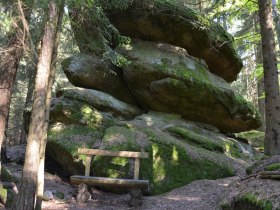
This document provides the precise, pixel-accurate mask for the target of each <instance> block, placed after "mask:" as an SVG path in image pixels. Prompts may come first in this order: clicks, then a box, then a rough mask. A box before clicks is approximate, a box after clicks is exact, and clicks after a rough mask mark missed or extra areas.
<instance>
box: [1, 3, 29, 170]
mask: <svg viewBox="0 0 280 210" xmlns="http://www.w3.org/2000/svg"><path fill="white" fill-rule="evenodd" d="M24 3H25V5H27V6H28V7H27V8H26V11H25V12H26V15H25V16H24V14H22V13H23V9H22V3H21V1H18V3H17V4H14V9H13V10H14V11H13V14H14V16H20V17H21V19H19V18H18V17H16V18H15V20H17V21H15V22H14V23H13V26H12V29H13V30H14V31H15V32H14V33H13V34H11V35H10V38H9V41H8V45H7V47H6V48H5V49H4V51H3V53H2V54H1V55H0V75H1V77H0V154H1V147H2V144H3V142H4V139H5V128H6V125H7V120H8V115H9V107H10V102H11V95H12V91H13V85H14V82H15V78H16V73H17V69H18V66H19V61H20V58H21V56H22V51H23V44H24V42H25V38H26V34H27V33H28V32H26V30H28V29H26V26H27V21H28V20H29V18H30V14H31V12H30V11H31V9H32V7H33V2H31V1H29V2H28V3H27V2H24ZM0 156H1V155H0ZM0 171H1V162H0Z"/></svg>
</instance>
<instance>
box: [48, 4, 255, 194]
mask: <svg viewBox="0 0 280 210" xmlns="http://www.w3.org/2000/svg"><path fill="white" fill-rule="evenodd" d="M176 2H177V1H169V0H167V1H160V0H143V1H142V0H134V1H130V3H128V2H126V1H125V2H124V4H127V5H126V6H127V7H126V8H125V9H123V10H122V11H120V10H118V9H116V10H109V9H108V8H107V7H104V9H105V10H106V11H107V14H108V16H109V18H110V19H111V21H112V22H113V23H114V24H115V26H116V27H117V28H118V29H119V30H120V32H121V33H123V34H124V35H129V36H131V38H132V43H131V44H130V45H126V46H122V47H117V48H115V49H114V50H115V51H112V50H111V49H110V51H108V53H109V57H110V56H111V55H114V56H115V55H117V54H119V55H122V56H124V57H126V59H127V61H128V62H126V64H127V65H125V66H122V67H120V68H116V67H115V66H113V65H112V64H111V63H109V62H108V61H104V59H103V58H104V57H102V58H101V57H100V58H99V57H98V56H100V55H102V54H103V53H104V50H105V49H106V50H108V49H109V47H112V48H113V47H115V46H114V44H115V43H104V42H102V45H98V44H100V43H99V42H100V41H102V40H103V39H102V37H100V36H99V35H100V34H99V35H98V33H97V32H93V34H92V30H90V29H92V28H94V27H98V26H97V25H92V24H95V23H96V22H91V19H90V18H89V17H90V13H87V15H86V16H85V19H86V21H82V22H81V24H76V25H75V24H74V25H73V26H74V29H75V32H76V39H77V42H78V44H79V47H80V49H81V51H82V52H83V53H85V52H87V53H91V55H85V54H81V55H76V56H73V57H70V58H68V59H66V60H65V61H64V62H63V69H64V71H65V73H66V75H67V77H68V78H69V80H70V82H72V83H73V84H74V85H76V86H79V87H85V88H90V89H95V90H90V89H83V88H70V89H63V90H61V91H59V92H58V94H57V96H58V98H56V99H54V100H53V103H52V107H51V129H50V132H49V142H48V145H47V152H46V154H47V156H48V157H50V158H51V159H53V160H55V161H56V162H58V163H59V164H60V165H61V167H62V168H63V169H64V170H65V171H67V172H68V174H69V175H73V174H76V175H77V174H84V171H83V169H84V166H83V161H84V157H83V156H79V155H77V148H79V147H85V148H100V149H110V150H128V151H146V152H148V153H149V158H148V159H147V160H143V161H142V162H141V169H140V178H141V179H149V181H150V183H151V193H152V194H160V193H163V192H167V191H169V190H171V189H173V188H176V187H179V186H182V185H185V184H187V183H189V182H191V181H193V180H197V179H216V178H222V177H226V176H232V175H234V174H235V173H236V172H238V173H239V174H241V175H242V174H244V172H245V169H244V162H242V161H240V158H244V157H245V156H246V155H247V153H244V148H246V147H248V145H244V143H241V142H238V141H236V140H234V139H231V138H228V137H226V136H225V135H224V134H221V133H219V130H221V131H223V132H240V131H245V130H250V129H253V128H257V127H258V126H259V125H260V119H259V115H258V112H257V111H256V109H255V108H254V107H253V106H252V105H251V104H250V103H248V102H246V100H245V99H243V98H242V97H241V96H240V95H239V94H236V93H235V92H234V91H232V90H231V88H230V86H229V85H228V83H227V82H230V81H233V80H234V79H235V78H236V75H237V74H238V72H239V71H240V69H241V67H242V64H241V61H240V58H239V57H238V55H237V54H236V52H235V51H234V49H233V47H232V38H231V37H230V36H229V35H228V34H227V33H226V32H225V31H224V30H223V29H222V28H221V27H220V26H218V25H216V24H215V23H212V22H209V21H208V20H207V19H205V18H203V17H201V16H199V15H198V14H197V13H195V12H194V11H192V10H190V9H188V8H186V7H185V6H184V5H180V6H179V5H178V4H177V3H176ZM97 3H100V4H105V3H109V4H110V1H97ZM122 5H123V4H122ZM103 6H104V5H103ZM114 7H115V8H117V7H118V5H115V6H114ZM111 8H112V7H111ZM82 12H84V11H82ZM75 14H76V16H77V14H78V13H77V10H76V11H75V12H72V18H73V20H76V21H78V20H79V18H78V19H75ZM77 17H78V16H77ZM87 18H89V19H87ZM103 27H104V25H103ZM109 29H111V30H113V29H112V27H109ZM109 29H108V30H109ZM79 33H81V34H82V36H81V37H80V38H79ZM91 35H92V36H91ZM91 37H93V38H94V40H92V41H91ZM133 37H138V38H141V39H144V40H151V41H153V42H151V41H141V40H140V39H134V38H133ZM113 39H114V37H111V39H110V40H113ZM164 42H165V43H164ZM166 43H169V44H166ZM171 44H172V45H171ZM109 45H110V46H109ZM95 50H97V51H95ZM115 52H117V54H116V53H115ZM110 53H112V54H110ZM92 54H95V55H92ZM189 54H190V55H192V56H196V57H197V58H195V57H192V56H190V55H189ZM107 56H108V54H107ZM107 58H108V57H107ZM209 70H210V71H209ZM221 77H222V78H221ZM101 91H102V92H101ZM154 111H157V112H154ZM187 120H191V121H195V122H190V121H187ZM217 128H218V129H217ZM250 151H251V150H250ZM92 167H93V170H92V171H93V173H94V175H97V176H109V177H122V178H130V177H132V176H133V162H132V161H130V160H128V159H124V158H111V157H104V158H101V157H95V159H94V160H93V166H92Z"/></svg>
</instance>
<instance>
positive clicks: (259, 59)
mask: <svg viewBox="0 0 280 210" xmlns="http://www.w3.org/2000/svg"><path fill="white" fill-rule="evenodd" d="M254 29H255V32H256V33H257V34H258V33H260V28H259V15H258V14H257V13H256V14H255V17H254ZM255 63H256V68H257V67H258V65H259V64H262V46H261V41H259V42H258V43H257V44H256V46H255ZM257 80H258V81H257V89H258V108H259V112H260V116H261V121H262V126H261V127H260V128H259V130H260V131H265V100H264V98H265V97H264V82H263V76H262V77H261V78H257Z"/></svg>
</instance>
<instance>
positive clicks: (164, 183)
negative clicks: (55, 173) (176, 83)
mask: <svg viewBox="0 0 280 210" xmlns="http://www.w3.org/2000/svg"><path fill="white" fill-rule="evenodd" d="M65 99H67V98H62V100H65ZM55 106H59V105H57V104H55V105H54V106H53V108H52V111H54V110H57V109H56V108H55ZM69 106H71V104H69ZM71 110H72V114H73V115H75V112H76V115H79V114H80V111H79V110H78V109H75V108H73V109H71ZM51 114H52V116H53V115H55V113H53V112H52V113H51ZM85 115H86V114H85ZM96 115H97V117H96V118H98V117H99V116H100V113H96ZM102 116H104V115H102ZM84 118H86V116H84ZM93 118H94V117H93ZM54 119H56V118H52V120H53V121H52V122H53V125H52V127H51V129H50V132H49V142H48V145H47V155H48V157H52V159H54V160H56V161H57V162H58V163H59V164H60V165H61V170H62V171H67V172H68V174H76V175H77V174H81V175H82V174H84V166H83V161H84V156H79V155H77V148H79V147H85V148H100V149H110V150H128V151H146V152H148V153H149V158H148V159H145V160H142V161H141V168H140V178H141V179H148V180H150V183H151V192H150V193H151V194H161V193H164V192H167V191H169V190H171V189H174V188H177V187H179V186H182V185H185V184H187V183H189V182H191V181H193V180H197V179H217V178H222V177H227V176H232V175H233V174H234V173H236V172H238V173H239V174H244V173H245V168H244V165H243V163H241V162H240V161H238V160H237V161H236V160H235V158H240V157H241V156H243V154H242V152H241V150H240V148H239V144H238V143H237V142H236V141H235V140H233V139H230V138H227V137H226V136H224V135H222V134H219V133H216V131H215V129H214V128H211V127H209V126H207V125H202V124H195V123H192V122H187V121H186V120H184V119H182V118H181V117H180V116H179V115H174V114H164V113H155V112H150V113H148V114H142V115H140V116H138V117H136V118H135V119H134V120H129V121H127V120H125V121H123V120H120V119H119V118H115V117H112V118H111V119H108V118H107V119H106V120H103V121H101V122H92V123H91V124H90V125H89V126H85V125H84V124H83V123H81V122H78V121H76V122H75V123H72V124H70V125H69V124H68V122H69V121H68V120H66V121H65V122H66V123H67V124H68V125H67V124H64V123H63V122H64V121H63V120H62V119H60V120H59V121H60V122H59V123H54V122H55V121H56V120H54ZM108 121H109V123H108ZM205 127H206V128H207V129H206V128H205ZM208 129H211V130H208ZM212 129H213V130H212ZM231 157H234V158H231ZM133 165H134V164H133V161H130V160H129V159H124V158H112V157H104V158H102V157H95V158H94V160H93V166H92V167H93V168H92V170H91V171H93V174H94V175H95V176H103V177H119V178H132V177H133ZM111 190H112V189H111Z"/></svg>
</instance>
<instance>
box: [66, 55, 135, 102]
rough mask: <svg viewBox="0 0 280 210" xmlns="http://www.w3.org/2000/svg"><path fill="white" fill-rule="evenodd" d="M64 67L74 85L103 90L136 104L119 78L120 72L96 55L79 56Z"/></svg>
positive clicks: (69, 60) (67, 62)
mask: <svg viewBox="0 0 280 210" xmlns="http://www.w3.org/2000/svg"><path fill="white" fill-rule="evenodd" d="M62 67H63V70H64V72H65V74H66V76H67V77H68V79H69V81H70V82H71V83H72V84H73V85H75V86H78V87H83V88H90V89H95V90H102V91H104V92H106V93H109V94H111V95H114V96H115V97H116V98H118V99H120V100H122V101H124V102H127V103H129V104H135V101H134V100H133V98H132V97H131V95H130V93H129V91H128V89H127V87H126V86H125V83H124V82H123V81H122V79H121V77H120V76H119V74H120V72H119V71H118V69H117V68H116V67H114V66H113V65H112V64H111V63H110V62H105V61H103V60H102V59H100V58H99V57H97V56H95V55H91V56H90V55H85V54H78V55H74V56H72V57H71V58H68V59H65V60H64V61H63V62H62ZM116 90H117V91H116Z"/></svg>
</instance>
